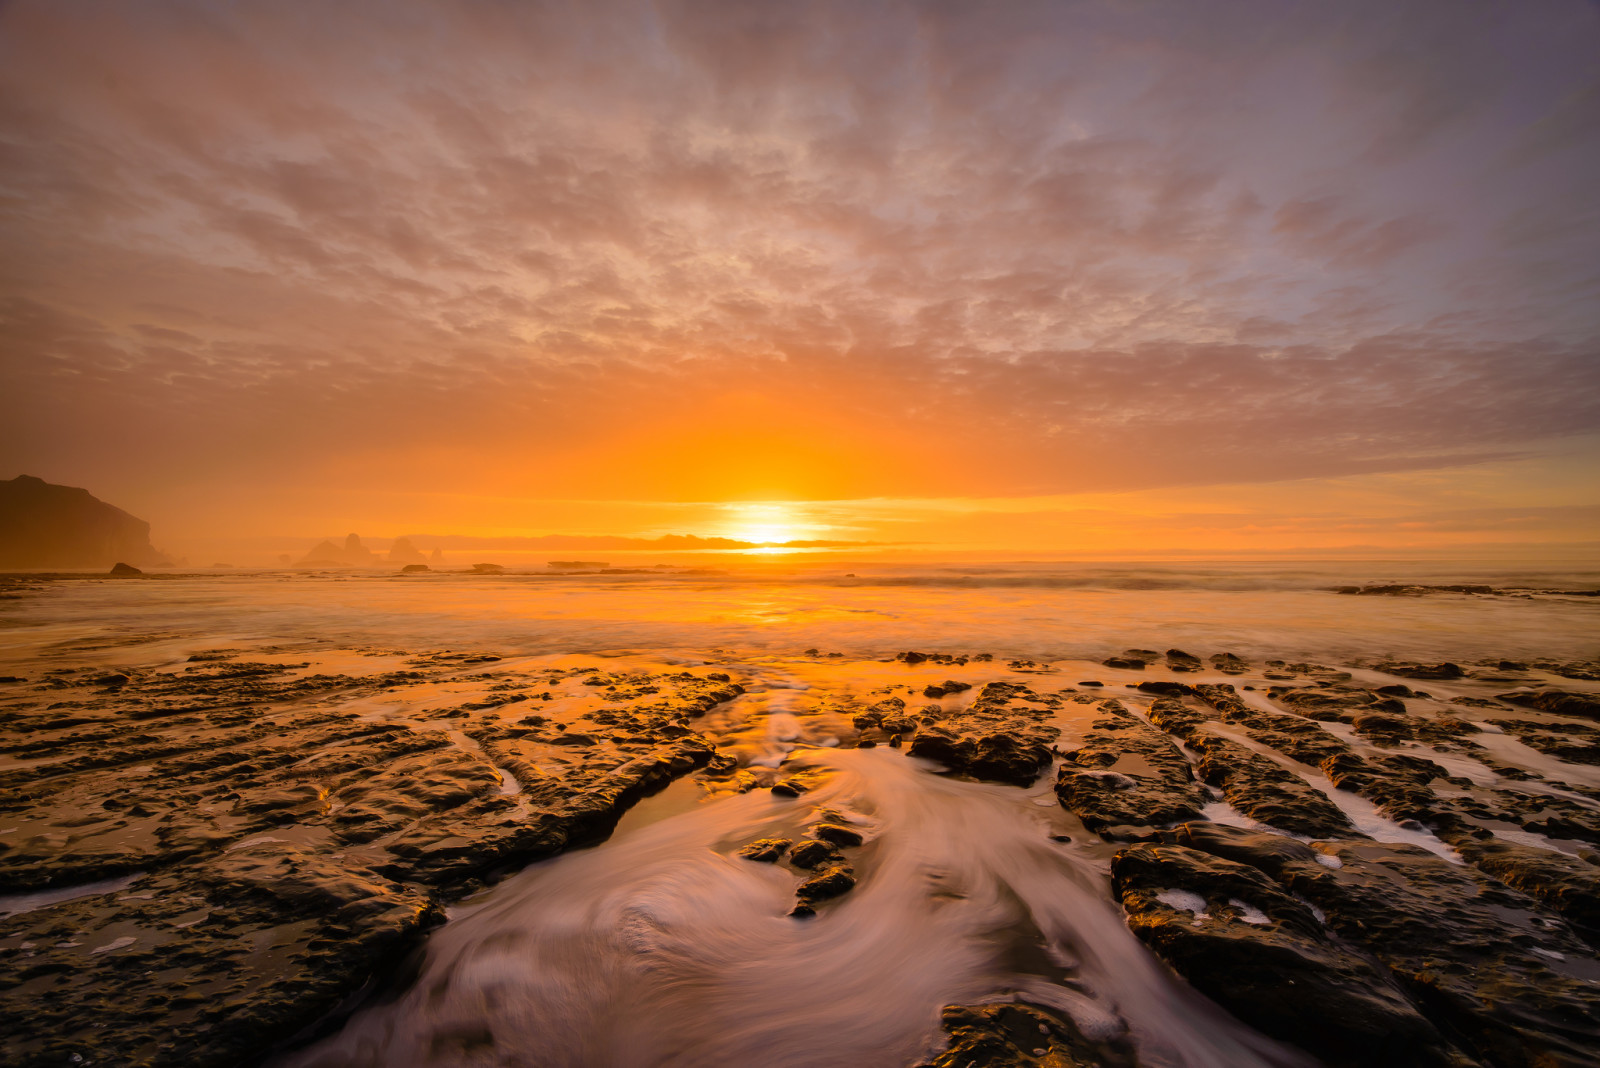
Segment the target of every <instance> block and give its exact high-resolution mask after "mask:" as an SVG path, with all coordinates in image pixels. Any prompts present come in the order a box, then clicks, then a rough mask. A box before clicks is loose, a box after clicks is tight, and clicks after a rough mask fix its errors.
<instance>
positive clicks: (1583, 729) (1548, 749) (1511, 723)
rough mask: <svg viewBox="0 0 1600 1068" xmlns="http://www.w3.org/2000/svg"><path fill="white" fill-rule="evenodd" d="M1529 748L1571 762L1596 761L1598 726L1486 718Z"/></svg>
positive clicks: (1598, 761)
mask: <svg viewBox="0 0 1600 1068" xmlns="http://www.w3.org/2000/svg"><path fill="white" fill-rule="evenodd" d="M1489 722H1490V723H1492V724H1494V725H1495V726H1497V727H1499V728H1501V729H1502V730H1504V731H1506V732H1507V733H1509V734H1512V735H1515V736H1516V738H1517V740H1518V741H1520V742H1522V744H1523V745H1526V746H1528V747H1530V748H1533V749H1537V750H1538V751H1539V752H1541V753H1546V754H1548V755H1550V756H1553V757H1555V758H1557V759H1558V760H1565V761H1568V762H1569V763H1573V764H1589V765H1600V727H1589V726H1585V725H1582V724H1577V723H1552V722H1549V721H1546V720H1531V719H1493V720H1490V721H1489Z"/></svg>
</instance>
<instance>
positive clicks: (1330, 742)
mask: <svg viewBox="0 0 1600 1068" xmlns="http://www.w3.org/2000/svg"><path fill="white" fill-rule="evenodd" d="M1196 689H1197V692H1199V693H1200V694H1201V695H1202V696H1204V697H1205V698H1206V700H1207V701H1208V702H1210V703H1211V704H1212V705H1213V707H1216V708H1217V709H1218V710H1219V711H1220V712H1221V713H1222V716H1223V718H1224V719H1228V720H1232V721H1234V722H1241V721H1242V722H1244V723H1246V724H1270V725H1272V726H1280V725H1284V726H1288V728H1289V729H1290V730H1294V731H1296V732H1297V733H1296V734H1293V735H1290V734H1283V733H1279V732H1274V731H1259V730H1252V731H1251V733H1252V734H1253V735H1254V734H1261V735H1262V736H1263V737H1264V738H1266V739H1267V740H1268V741H1269V742H1276V743H1277V745H1278V746H1281V747H1284V748H1287V749H1290V750H1294V751H1295V752H1296V753H1297V755H1298V754H1305V755H1312V754H1316V753H1320V752H1322V751H1324V750H1325V749H1333V750H1334V751H1336V752H1344V751H1346V750H1347V749H1348V747H1347V746H1345V744H1344V743H1343V742H1341V741H1339V740H1338V739H1336V738H1333V737H1332V736H1331V735H1326V732H1324V731H1322V730H1321V729H1320V728H1318V727H1317V726H1316V725H1315V724H1313V723H1308V722H1306V721H1304V720H1299V721H1298V722H1297V723H1289V724H1284V723H1283V722H1282V721H1292V720H1294V719H1295V717H1291V716H1285V715H1282V714H1278V713H1271V712H1263V711H1261V710H1259V709H1254V708H1251V707H1249V706H1247V705H1245V704H1244V703H1243V702H1241V701H1239V699H1238V698H1237V697H1236V696H1235V695H1234V693H1233V687H1232V686H1201V687H1197V688H1196ZM1150 719H1151V722H1153V723H1155V724H1156V725H1157V726H1159V727H1161V729H1162V730H1165V731H1168V732H1170V733H1172V734H1175V735H1177V736H1178V737H1179V738H1182V739H1183V741H1184V744H1185V745H1187V746H1188V747H1189V748H1190V749H1191V750H1193V751H1194V752H1196V753H1198V754H1199V756H1200V760H1199V764H1198V771H1199V774H1200V778H1201V779H1203V780H1204V781H1206V782H1208V783H1210V784H1211V785H1212V786H1216V787H1219V788H1221V790H1222V792H1223V793H1224V794H1225V795H1226V796H1227V798H1228V803H1229V804H1231V805H1233V806H1234V807H1235V808H1237V809H1238V810H1239V811H1241V812H1243V813H1245V814H1246V815H1247V816H1249V817H1251V818H1252V819H1257V820H1260V821H1261V822H1263V823H1268V824H1271V825H1272V826H1274V827H1277V828H1280V829H1282V830H1285V831H1289V832H1290V833H1292V834H1304V835H1308V836H1311V837H1326V836H1329V835H1342V834H1349V833H1351V832H1352V831H1353V830H1354V829H1353V828H1352V827H1351V826H1350V821H1349V818H1348V817H1346V816H1345V814H1344V813H1343V812H1342V811H1341V810H1340V809H1339V807H1338V806H1337V805H1335V804H1333V803H1332V802H1331V801H1329V800H1328V799H1327V798H1326V797H1325V796H1323V794H1322V793H1321V792H1320V791H1319V790H1317V789H1316V788H1315V787H1313V786H1311V785H1310V784H1309V783H1307V782H1306V781H1305V780H1304V779H1303V778H1301V777H1300V776H1299V775H1298V774H1296V773H1295V772H1294V771H1292V770H1291V769H1289V768H1286V767H1284V766H1283V765H1282V764H1280V763H1278V762H1277V761H1275V760H1272V759H1269V758H1268V757H1265V756H1262V755H1261V754H1259V753H1256V752H1252V751H1251V750H1250V749H1247V748H1246V747H1245V746H1243V745H1240V744H1239V743H1238V742H1235V741H1232V740H1230V739H1227V738H1223V737H1221V736H1220V735H1218V734H1216V733H1214V732H1213V731H1210V730H1207V729H1205V727H1204V723H1205V720H1204V718H1203V717H1202V716H1201V715H1200V714H1199V713H1198V712H1196V711H1195V710H1194V709H1191V708H1189V707H1187V706H1185V705H1184V704H1183V703H1182V702H1180V701H1176V700H1174V699H1172V698H1161V699H1159V700H1157V701H1155V702H1153V703H1152V704H1151V707H1150ZM1319 735H1320V736H1324V737H1325V739H1326V740H1325V742H1321V741H1320V740H1315V736H1319Z"/></svg>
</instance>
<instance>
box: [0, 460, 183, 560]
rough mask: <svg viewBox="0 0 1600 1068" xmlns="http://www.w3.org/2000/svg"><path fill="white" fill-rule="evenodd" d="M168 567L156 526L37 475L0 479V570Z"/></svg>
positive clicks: (83, 492)
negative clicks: (153, 540)
mask: <svg viewBox="0 0 1600 1068" xmlns="http://www.w3.org/2000/svg"><path fill="white" fill-rule="evenodd" d="M116 563H126V564H130V565H133V566H135V567H166V566H169V565H170V564H171V563H172V561H170V560H168V559H167V558H166V557H165V556H163V555H162V554H161V553H159V552H157V551H156V549H155V548H154V547H153V546H152V545H151V544H150V524H149V523H146V522H145V521H144V520H142V519H137V518H135V517H134V516H131V515H129V514H128V513H127V512H124V511H123V510H122V509H120V508H115V507H113V506H112V505H109V504H107V503H106V502H104V501H102V500H98V499H96V498H95V497H93V496H91V495H90V493H89V491H88V490H86V489H78V488H76V487H73V486H57V485H53V484H52V483H49V482H46V481H45V480H44V479H42V478H35V477H34V476H32V475H19V476H17V477H16V478H13V479H11V480H10V481H9V482H7V481H0V567H7V568H11V567H38V568H74V569H76V568H85V569H87V568H93V569H95V570H105V569H108V568H110V567H111V566H112V565H113V564H116Z"/></svg>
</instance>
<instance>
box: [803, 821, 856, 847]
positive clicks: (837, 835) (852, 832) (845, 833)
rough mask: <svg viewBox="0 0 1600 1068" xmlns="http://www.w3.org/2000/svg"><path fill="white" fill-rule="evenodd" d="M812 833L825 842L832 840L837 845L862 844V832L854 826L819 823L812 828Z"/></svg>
mask: <svg viewBox="0 0 1600 1068" xmlns="http://www.w3.org/2000/svg"><path fill="white" fill-rule="evenodd" d="M811 833H812V835H814V836H815V837H816V838H818V839H820V840H821V841H824V842H832V843H833V844H834V845H837V846H858V845H860V844H861V832H860V831H858V830H856V829H855V828H854V827H845V826H843V825H842V824H838V823H819V824H817V825H816V826H815V827H813V828H811Z"/></svg>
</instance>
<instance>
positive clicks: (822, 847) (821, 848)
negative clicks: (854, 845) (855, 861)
mask: <svg viewBox="0 0 1600 1068" xmlns="http://www.w3.org/2000/svg"><path fill="white" fill-rule="evenodd" d="M843 861H844V857H843V855H842V854H840V852H839V851H838V850H837V849H835V848H834V846H833V844H832V843H831V842H820V841H817V840H816V839H814V838H807V839H804V840H802V841H801V842H800V844H799V845H797V846H795V847H794V848H793V849H791V850H790V851H789V863H790V864H793V865H794V866H795V867H797V868H804V869H806V870H807V871H810V870H812V869H813V868H816V867H818V866H819V865H822V864H834V863H842V862H843Z"/></svg>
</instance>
